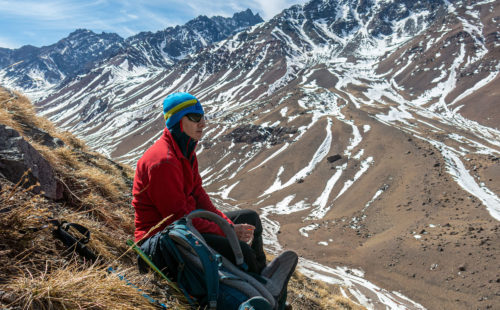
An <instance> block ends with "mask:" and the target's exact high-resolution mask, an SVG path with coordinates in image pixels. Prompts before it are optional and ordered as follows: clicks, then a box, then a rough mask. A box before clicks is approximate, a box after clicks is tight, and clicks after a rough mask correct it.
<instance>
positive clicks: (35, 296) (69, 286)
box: [8, 264, 156, 309]
mask: <svg viewBox="0 0 500 310" xmlns="http://www.w3.org/2000/svg"><path fill="white" fill-rule="evenodd" d="M8 288H10V289H11V290H12V291H15V292H16V300H14V303H16V304H22V305H23V308H24V309H156V307H155V306H154V305H153V304H152V303H150V302H149V301H148V300H146V299H145V298H144V297H143V296H141V294H140V292H138V291H137V290H136V289H135V288H134V287H132V286H130V285H127V283H126V282H125V281H123V280H120V279H119V278H118V276H116V275H115V274H113V273H111V274H109V273H107V272H106V270H104V269H103V268H99V267H95V266H85V267H79V266H77V265H75V264H72V265H68V266H67V267H63V268H52V270H50V269H49V268H47V270H44V271H42V272H39V273H38V274H31V273H26V274H24V275H21V276H18V277H16V278H15V279H13V280H12V281H11V282H10V284H9V285H8ZM11 298H12V297H11Z"/></svg>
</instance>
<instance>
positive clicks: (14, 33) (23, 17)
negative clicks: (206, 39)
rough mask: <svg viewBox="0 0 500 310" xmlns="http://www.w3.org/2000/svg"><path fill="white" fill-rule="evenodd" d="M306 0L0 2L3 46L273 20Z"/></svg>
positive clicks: (14, 46) (44, 43) (74, 0)
mask: <svg viewBox="0 0 500 310" xmlns="http://www.w3.org/2000/svg"><path fill="white" fill-rule="evenodd" d="M306 2H307V0H238V1H237V0H149V1H147V0H137V1H133V0H42V1H40V0H30V1H22V0H0V47H4V48H10V49H14V48H19V47H21V46H23V45H27V44H30V45H34V46H37V47H40V46H46V45H51V44H54V43H56V42H57V41H59V40H60V39H62V38H65V37H67V36H68V34H70V33H71V32H73V31H74V30H76V29H79V28H84V29H89V30H92V31H94V32H96V33H101V32H103V31H104V32H114V33H117V34H119V35H120V36H121V37H123V38H127V37H129V36H132V35H134V34H137V33H139V32H141V31H152V32H156V31H159V30H163V29H165V28H167V27H170V26H175V25H182V24H185V23H186V22H187V21H189V20H191V19H193V18H195V17H197V16H199V15H206V16H208V17H211V16H217V15H219V16H224V17H231V16H232V15H233V14H234V13H235V12H240V11H243V10H246V9H247V8H249V9H251V10H252V11H253V12H254V14H255V13H259V14H260V16H261V17H262V18H263V19H264V20H269V19H270V18H272V17H273V16H275V15H276V14H278V13H280V12H281V11H282V10H284V9H286V8H288V7H290V6H292V5H294V4H304V3H306Z"/></svg>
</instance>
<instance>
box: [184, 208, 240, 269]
mask: <svg viewBox="0 0 500 310" xmlns="http://www.w3.org/2000/svg"><path fill="white" fill-rule="evenodd" d="M195 218H204V219H206V220H210V221H212V222H214V223H215V224H217V225H218V226H219V227H220V228H221V229H222V231H223V232H224V234H225V235H226V238H227V239H228V241H229V245H230V246H231V249H232V250H233V253H234V258H235V260H236V265H238V266H239V267H240V268H242V269H243V270H248V267H247V266H246V264H245V261H244V258H243V252H242V251H241V247H240V241H239V240H238V237H237V236H236V232H235V231H234V228H233V227H232V226H231V224H229V223H228V222H227V221H226V220H225V219H224V218H222V217H220V216H219V215H217V214H215V213H213V212H211V211H207V210H201V209H198V210H194V211H193V212H191V213H189V214H188V215H187V217H186V219H187V224H186V225H187V226H188V227H189V229H190V230H191V231H192V232H193V233H194V234H195V235H196V236H197V237H198V238H201V239H202V240H203V241H205V239H203V237H202V236H201V234H200V233H199V232H198V230H197V229H196V228H195V227H194V225H193V223H192V220H193V219H195Z"/></svg>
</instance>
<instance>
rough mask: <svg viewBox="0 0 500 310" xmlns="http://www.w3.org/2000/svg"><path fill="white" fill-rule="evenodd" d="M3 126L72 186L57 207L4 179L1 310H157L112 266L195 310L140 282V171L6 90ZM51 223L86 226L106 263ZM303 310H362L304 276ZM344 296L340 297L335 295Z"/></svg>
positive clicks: (161, 286) (296, 293) (297, 285)
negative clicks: (86, 257) (135, 246)
mask: <svg viewBox="0 0 500 310" xmlns="http://www.w3.org/2000/svg"><path fill="white" fill-rule="evenodd" d="M0 123H1V124H5V125H8V126H10V127H12V128H14V129H16V130H17V131H18V132H20V133H21V134H22V135H23V137H24V138H25V139H26V140H27V141H29V142H30V143H31V144H32V145H33V146H34V147H35V148H36V149H37V150H38V151H39V152H40V153H41V154H42V155H43V156H44V157H45V159H47V160H48V161H49V162H50V163H51V164H52V166H53V167H54V169H55V171H56V175H57V177H58V178H59V180H60V181H61V182H62V183H63V184H64V198H63V199H62V200H61V201H58V202H54V201H51V200H47V199H45V198H44V197H42V196H39V195H34V194H32V192H31V191H30V188H26V186H23V180H20V181H19V183H18V184H12V183H10V182H9V181H7V180H5V179H3V178H0V186H1V187H0V308H9V307H10V308H12V309H77V308H83V309H154V308H155V306H154V305H153V304H151V303H150V302H149V301H148V300H147V299H146V298H144V297H143V296H141V293H140V292H139V291H138V290H137V289H135V288H134V287H132V286H130V285H127V283H126V282H125V281H123V280H120V279H119V278H118V277H117V276H116V275H115V274H109V273H108V272H107V271H106V270H107V268H108V267H109V266H112V267H113V268H115V269H116V270H117V271H118V272H119V273H120V274H122V275H125V276H126V277H127V279H129V280H130V281H131V282H132V283H134V284H136V285H137V286H138V287H140V288H141V289H142V290H143V291H144V292H146V293H147V294H149V295H151V296H153V298H155V299H157V300H160V301H161V302H162V303H164V304H165V305H167V306H168V308H169V309H187V308H188V307H187V306H186V303H185V300H184V298H183V297H182V296H179V295H178V294H175V291H174V290H173V289H171V288H170V287H169V286H168V285H167V283H166V282H164V281H163V282H162V281H161V280H159V279H157V278H155V277H154V275H152V274H148V275H140V274H139V273H138V272H137V270H136V267H135V255H134V254H133V253H132V251H131V250H130V249H129V248H128V247H127V246H126V245H125V241H126V239H128V238H132V235H133V230H134V227H133V217H134V213H133V209H132V208H131V206H130V201H131V196H130V193H131V182H132V179H133V174H134V171H133V169H131V168H130V167H127V166H124V165H120V164H117V163H115V162H113V161H110V160H108V159H106V158H105V157H103V156H102V155H100V154H97V153H94V152H91V151H90V150H88V148H87V147H86V146H85V144H84V143H83V142H82V141H80V140H78V139H77V138H75V137H74V136H73V135H71V134H70V133H68V132H60V131H58V130H57V129H56V128H55V127H54V125H52V124H51V123H50V122H49V121H47V120H46V119H44V118H42V117H39V116H37V115H36V113H35V110H34V108H33V106H32V105H31V103H30V102H29V100H28V99H26V98H25V97H23V96H22V95H20V94H16V93H12V92H9V91H7V90H5V89H3V88H1V87H0ZM33 127H34V128H39V129H43V130H44V131H46V132H48V133H49V134H50V135H51V136H52V137H56V138H59V139H60V140H62V141H63V142H64V146H62V147H56V148H50V147H47V146H44V145H42V144H41V143H39V142H37V141H36V139H35V138H34V137H30V136H29V135H28V134H27V133H28V132H29V131H28V130H27V129H28V128H33ZM49 217H52V218H55V219H60V220H66V221H68V222H75V223H79V224H82V225H84V226H86V227H87V228H89V229H90V231H91V233H92V236H91V241H90V242H89V244H88V246H89V248H91V249H92V250H93V251H94V252H96V253H98V254H99V255H100V258H99V261H98V263H94V264H90V263H88V262H84V261H83V260H82V258H81V257H79V256H78V255H75V254H69V255H68V254H66V253H64V250H65V247H64V246H63V245H62V243H61V242H60V241H58V240H57V239H55V238H54V237H53V236H52V229H53V227H52V226H51V225H48V223H47V219H48V218H49ZM289 292H290V293H289V301H290V302H291V304H292V305H293V306H294V308H295V309H361V307H359V306H357V305H355V304H353V303H352V302H351V301H349V300H348V299H345V298H343V297H341V296H338V295H339V294H338V288H335V287H332V286H327V285H325V284H323V283H319V282H316V281H312V280H310V279H308V278H306V277H304V276H302V275H300V274H298V273H297V272H296V273H295V275H294V276H293V278H292V281H291V283H290V286H289ZM334 292H336V293H334Z"/></svg>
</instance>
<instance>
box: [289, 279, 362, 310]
mask: <svg viewBox="0 0 500 310" xmlns="http://www.w3.org/2000/svg"><path fill="white" fill-rule="evenodd" d="M288 301H289V303H290V304H291V305H292V306H293V308H294V309H318V310H320V309H324V310H362V309H366V308H365V307H363V306H360V305H358V304H355V303H354V302H352V301H351V300H349V299H348V298H345V297H343V296H342V295H341V292H340V288H339V286H338V285H327V284H325V283H323V282H320V281H316V280H312V279H310V278H308V277H306V276H304V275H302V274H301V273H300V272H297V271H296V272H295V273H294V274H293V276H292V279H291V280H290V284H289V286H288Z"/></svg>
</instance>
